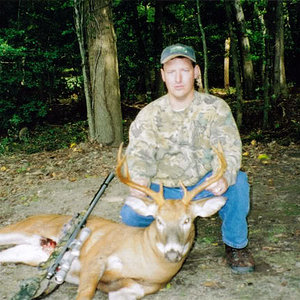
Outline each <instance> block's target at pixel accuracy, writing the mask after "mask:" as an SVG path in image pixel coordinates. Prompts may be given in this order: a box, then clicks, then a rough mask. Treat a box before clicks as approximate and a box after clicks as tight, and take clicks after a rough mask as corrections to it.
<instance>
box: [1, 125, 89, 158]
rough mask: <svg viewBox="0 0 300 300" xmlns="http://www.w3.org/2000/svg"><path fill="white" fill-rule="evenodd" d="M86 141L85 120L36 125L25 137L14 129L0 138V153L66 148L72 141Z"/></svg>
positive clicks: (34, 151)
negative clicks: (58, 124) (61, 123)
mask: <svg viewBox="0 0 300 300" xmlns="http://www.w3.org/2000/svg"><path fill="white" fill-rule="evenodd" d="M86 141H87V122H86V121H79V122H76V123H67V124H64V125H62V126H50V125H43V126H37V127H36V129H35V130H34V131H32V132H28V133H27V134H26V136H25V137H20V136H19V133H18V132H17V131H16V130H10V131H9V135H8V136H7V137H4V138H2V139H0V154H7V153H11V152H25V153H36V152H41V151H53V150H57V149H62V148H68V147H70V145H71V144H72V143H76V144H78V143H81V142H86Z"/></svg>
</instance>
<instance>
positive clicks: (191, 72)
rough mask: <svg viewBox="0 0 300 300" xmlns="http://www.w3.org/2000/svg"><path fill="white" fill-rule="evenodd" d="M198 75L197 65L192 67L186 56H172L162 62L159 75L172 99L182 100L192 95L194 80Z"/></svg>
mask: <svg viewBox="0 0 300 300" xmlns="http://www.w3.org/2000/svg"><path fill="white" fill-rule="evenodd" d="M198 75H199V67H198V66H196V67H195V68H194V67H193V64H192V62H191V61H190V60H189V59H188V58H179V57H176V58H173V59H171V60H169V61H168V62H166V63H165V64H164V68H163V69H161V76H162V79H163V81H164V82H165V84H166V86H167V89H168V93H169V96H170V97H171V98H172V99H173V100H177V101H183V100H187V98H191V97H193V96H194V81H195V78H197V77H198Z"/></svg>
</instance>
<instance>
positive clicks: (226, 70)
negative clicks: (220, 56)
mask: <svg viewBox="0 0 300 300" xmlns="http://www.w3.org/2000/svg"><path fill="white" fill-rule="evenodd" d="M229 57H230V37H229V38H227V39H226V41H225V56H224V88H225V89H226V90H229V87H230V84H229Z"/></svg>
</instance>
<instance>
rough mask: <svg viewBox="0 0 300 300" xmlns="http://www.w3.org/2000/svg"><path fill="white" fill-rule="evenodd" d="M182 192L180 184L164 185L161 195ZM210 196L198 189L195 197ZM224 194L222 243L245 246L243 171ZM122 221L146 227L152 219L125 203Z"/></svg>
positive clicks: (246, 187)
mask: <svg viewBox="0 0 300 300" xmlns="http://www.w3.org/2000/svg"><path fill="white" fill-rule="evenodd" d="M210 175H211V172H210V173H208V174H206V175H205V176H204V177H203V178H201V180H200V181H199V182H198V183H197V184H196V185H194V186H189V187H187V189H188V190H191V189H193V188H195V187H196V186H197V185H199V184H201V183H202V182H203V181H204V180H205V178H206V177H208V176H210ZM150 188H151V189H152V190H154V191H158V190H159V185H158V184H155V183H152V184H151V186H150ZM182 196H183V191H182V189H181V188H180V187H175V188H170V187H164V197H165V198H166V199H181V198H182ZM211 196H213V194H212V193H210V192H209V191H207V190H204V191H202V192H200V193H199V194H198V195H197V196H196V197H195V198H194V200H198V199H201V198H205V197H211ZM223 196H225V197H227V201H226V204H225V205H224V206H223V207H222V208H221V209H220V211H219V216H220V217H221V219H222V239H223V242H224V243H225V244H226V245H228V246H230V247H234V248H239V249H240V248H244V247H246V245H247V244H248V224H247V219H246V218H247V215H248V212H249V207H250V196H249V183H248V178H247V175H246V173H244V172H241V171H240V172H239V173H238V176H237V179H236V183H235V184H234V185H232V186H230V187H229V188H228V190H227V191H226V192H225V193H224V194H223ZM121 218H122V222H123V223H125V224H127V225H129V226H136V227H147V226H149V225H150V224H151V223H152V222H153V221H154V218H153V216H142V215H140V214H138V213H136V212H135V211H134V210H133V209H132V208H131V207H130V206H128V205H126V204H125V205H124V206H123V207H122V209H121Z"/></svg>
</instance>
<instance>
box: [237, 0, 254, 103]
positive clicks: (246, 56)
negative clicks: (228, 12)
mask: <svg viewBox="0 0 300 300" xmlns="http://www.w3.org/2000/svg"><path fill="white" fill-rule="evenodd" d="M234 7H235V11H236V20H237V23H238V25H239V29H240V30H239V31H240V32H239V33H240V34H239V38H240V45H241V54H242V61H243V79H244V81H243V86H244V97H245V98H246V99H251V98H253V95H254V93H253V90H254V71H253V64H252V59H251V52H250V42H249V38H248V36H247V32H246V29H247V28H246V24H245V16H244V12H243V8H242V5H241V0H235V1H234Z"/></svg>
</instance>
